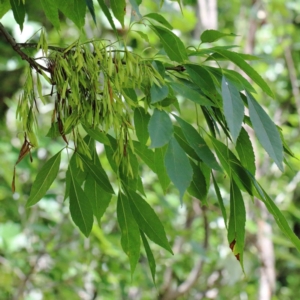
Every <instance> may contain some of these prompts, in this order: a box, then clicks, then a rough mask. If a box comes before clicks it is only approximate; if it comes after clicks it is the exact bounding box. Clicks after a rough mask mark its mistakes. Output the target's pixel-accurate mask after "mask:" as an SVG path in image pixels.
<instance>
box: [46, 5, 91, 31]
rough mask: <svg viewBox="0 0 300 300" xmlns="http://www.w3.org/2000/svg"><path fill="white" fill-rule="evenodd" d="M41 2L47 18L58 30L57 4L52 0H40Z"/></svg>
mask: <svg viewBox="0 0 300 300" xmlns="http://www.w3.org/2000/svg"><path fill="white" fill-rule="evenodd" d="M87 1H88V0H87ZM41 4H42V7H43V10H44V12H45V15H46V17H47V18H48V20H49V21H50V22H51V23H52V24H53V26H54V27H55V29H56V30H59V29H60V21H59V17H58V9H57V6H56V5H55V4H54V3H53V1H52V0H41Z"/></svg>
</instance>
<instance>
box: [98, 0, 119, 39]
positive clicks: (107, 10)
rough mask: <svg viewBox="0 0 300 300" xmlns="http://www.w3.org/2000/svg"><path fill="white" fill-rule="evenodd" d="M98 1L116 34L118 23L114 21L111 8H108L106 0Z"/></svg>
mask: <svg viewBox="0 0 300 300" xmlns="http://www.w3.org/2000/svg"><path fill="white" fill-rule="evenodd" d="M97 1H98V3H99V5H100V7H101V9H102V11H103V13H104V15H105V17H106V18H107V20H108V22H109V24H110V26H111V27H112V29H113V30H114V32H115V33H116V34H118V31H117V29H116V25H115V23H114V21H113V18H112V16H111V13H110V11H109V9H108V8H107V5H106V4H105V2H104V0H97Z"/></svg>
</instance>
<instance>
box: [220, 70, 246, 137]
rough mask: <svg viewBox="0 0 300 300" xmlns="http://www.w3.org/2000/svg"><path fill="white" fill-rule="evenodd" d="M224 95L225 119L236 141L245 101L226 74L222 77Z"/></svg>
mask: <svg viewBox="0 0 300 300" xmlns="http://www.w3.org/2000/svg"><path fill="white" fill-rule="evenodd" d="M222 97H223V110H224V115H225V119H226V122H227V125H228V127H229V130H230V133H231V136H232V138H233V141H234V142H236V140H237V138H238V136H239V133H240V131H241V128H242V123H243V119H244V102H243V100H242V98H241V97H240V93H239V91H238V90H237V88H236V87H235V85H234V84H233V83H232V82H231V81H230V80H229V79H228V78H226V77H225V76H223V78H222Z"/></svg>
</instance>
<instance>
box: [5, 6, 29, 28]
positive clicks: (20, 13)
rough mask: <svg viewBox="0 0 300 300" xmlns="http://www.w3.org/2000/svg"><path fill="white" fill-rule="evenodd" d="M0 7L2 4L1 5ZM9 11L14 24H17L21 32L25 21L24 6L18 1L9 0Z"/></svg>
mask: <svg viewBox="0 0 300 300" xmlns="http://www.w3.org/2000/svg"><path fill="white" fill-rule="evenodd" d="M1 5H2V4H1ZM10 5H11V9H12V11H13V14H14V18H15V20H16V22H17V23H18V24H19V26H20V29H21V31H22V30H23V24H24V20H25V5H24V3H23V1H20V0H10Z"/></svg>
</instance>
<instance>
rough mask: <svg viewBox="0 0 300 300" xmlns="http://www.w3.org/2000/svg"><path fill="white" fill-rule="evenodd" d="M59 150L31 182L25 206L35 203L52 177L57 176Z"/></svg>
mask: <svg viewBox="0 0 300 300" xmlns="http://www.w3.org/2000/svg"><path fill="white" fill-rule="evenodd" d="M60 158H61V151H59V152H58V153H57V154H55V155H54V156H53V157H51V158H50V159H49V160H48V161H47V162H46V163H45V164H44V165H43V167H42V168H41V170H40V171H39V172H38V174H37V176H36V179H35V181H34V182H33V185H32V188H31V191H30V196H29V199H28V201H27V204H26V206H27V207H29V206H31V205H34V204H36V203H37V202H38V201H40V200H41V199H42V197H43V196H44V195H45V194H46V192H47V191H48V189H49V188H50V186H51V184H52V183H53V181H54V179H55V178H56V177H57V174H58V170H59V165H60Z"/></svg>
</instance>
